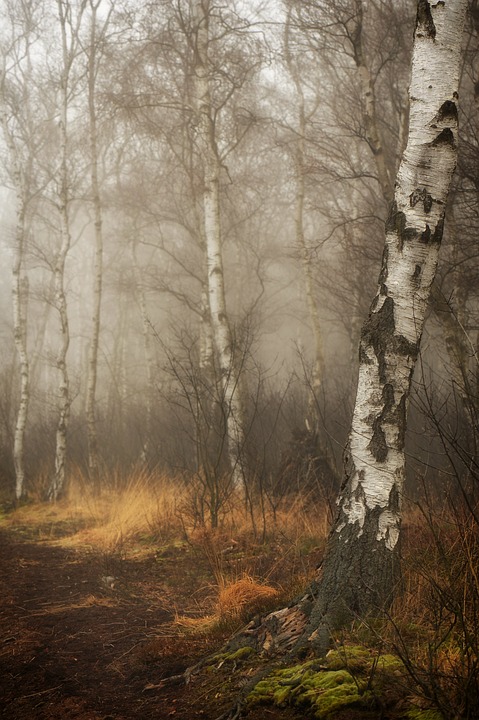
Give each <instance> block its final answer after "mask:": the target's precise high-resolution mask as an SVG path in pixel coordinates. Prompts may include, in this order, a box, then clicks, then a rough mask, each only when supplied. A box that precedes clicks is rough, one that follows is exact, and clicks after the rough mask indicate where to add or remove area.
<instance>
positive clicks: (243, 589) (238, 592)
mask: <svg viewBox="0 0 479 720" xmlns="http://www.w3.org/2000/svg"><path fill="white" fill-rule="evenodd" d="M278 596H279V591H278V590H277V589H276V588H274V587H271V586H270V585H264V584H262V583H260V582H258V581H257V580H255V579H254V578H252V577H250V576H249V575H244V576H243V577H241V578H239V579H238V580H235V581H233V582H230V583H227V584H226V585H224V586H223V587H221V588H220V589H219V593H218V603H217V613H218V616H219V618H220V619H227V620H229V619H243V618H244V617H245V616H246V615H252V614H254V613H258V612H260V611H264V610H265V609H266V608H268V607H270V606H271V605H272V604H273V603H274V602H276V601H277V599H278Z"/></svg>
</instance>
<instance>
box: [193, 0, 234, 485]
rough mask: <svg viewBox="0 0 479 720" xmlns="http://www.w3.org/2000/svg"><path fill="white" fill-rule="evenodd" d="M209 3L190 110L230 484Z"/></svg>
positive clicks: (227, 352)
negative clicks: (199, 166) (195, 132)
mask: <svg viewBox="0 0 479 720" xmlns="http://www.w3.org/2000/svg"><path fill="white" fill-rule="evenodd" d="M210 13H211V3H210V2H209V0H207V1H206V2H204V1H202V0H195V2H194V6H193V18H194V22H195V30H196V36H195V43H196V47H195V55H194V57H195V66H194V87H195V103H196V106H195V110H196V116H197V123H198V146H199V149H200V157H201V159H202V163H203V222H204V236H205V245H206V257H207V285H208V296H209V309H210V315H211V323H212V328H213V337H214V342H215V347H216V353H217V356H218V364H219V371H220V374H221V385H222V388H223V395H224V404H225V408H226V413H227V429H228V450H229V457H230V463H231V468H232V472H233V479H234V482H235V484H237V485H240V484H241V483H242V482H243V478H242V468H241V450H242V447H243V444H244V427H243V422H244V418H243V409H242V405H241V394H240V389H239V383H240V379H239V377H238V374H237V371H236V368H235V357H234V348H233V338H232V334H231V328H230V325H229V320H228V312H227V309H226V293H225V280H224V270H223V251H222V236H221V210H220V175H221V160H220V156H219V152H218V146H217V138H216V132H215V114H216V112H215V108H214V105H213V102H212V98H211V89H210V82H211V64H210V58H209V26H210V19H211V18H210Z"/></svg>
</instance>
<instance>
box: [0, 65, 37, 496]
mask: <svg viewBox="0 0 479 720" xmlns="http://www.w3.org/2000/svg"><path fill="white" fill-rule="evenodd" d="M1 63H2V67H1V74H0V121H1V126H2V130H3V136H4V139H5V142H6V145H7V149H8V155H9V160H10V168H11V175H12V181H13V185H14V188H15V200H16V221H15V249H14V253H15V254H14V259H13V267H12V276H13V283H12V302H13V334H14V340H15V347H16V350H17V355H18V360H19V366H20V402H19V406H18V412H17V419H16V423H15V435H14V442H13V462H14V467H15V497H16V499H17V500H20V498H21V497H22V496H23V495H24V492H25V463H24V446H25V430H26V425H27V418H28V407H29V403H30V367H29V359H28V352H27V302H28V280H27V277H26V274H25V244H26V232H27V230H26V209H27V207H26V206H27V195H28V192H27V187H26V178H25V174H24V172H22V163H21V158H20V156H19V153H18V151H17V147H16V144H15V140H14V138H13V135H12V133H11V131H10V127H9V123H8V109H7V104H6V101H5V81H6V61H5V56H4V55H2V58H1Z"/></svg>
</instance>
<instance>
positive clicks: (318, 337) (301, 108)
mask: <svg viewBox="0 0 479 720" xmlns="http://www.w3.org/2000/svg"><path fill="white" fill-rule="evenodd" d="M290 23H291V8H289V9H288V12H287V16H286V25H285V38H284V48H285V58H286V65H287V67H288V71H289V73H290V75H291V78H292V80H293V82H294V85H295V88H296V97H297V103H298V119H297V122H298V126H297V128H296V133H297V136H296V142H295V153H294V179H295V188H296V193H295V209H294V225H295V235H296V245H297V247H298V249H299V252H300V257H301V264H302V267H303V274H304V283H305V294H306V301H307V306H308V311H309V320H310V325H311V330H312V332H313V338H314V348H315V353H314V364H313V377H312V383H311V397H310V403H309V416H310V420H311V423H312V427H308V430H310V431H312V432H315V431H316V430H317V428H318V424H319V418H318V410H317V402H318V398H319V392H320V389H321V383H322V380H323V370H324V357H323V340H322V332H321V322H320V319H319V308H318V302H317V300H316V294H315V292H314V276H313V268H312V263H311V255H310V252H309V249H308V246H307V244H306V239H305V234H304V200H305V166H304V155H305V137H306V109H305V100H304V93H303V88H302V85H301V78H300V75H299V72H298V70H297V68H296V67H295V64H294V61H293V59H292V57H291V52H290V38H289V34H290ZM308 424H309V423H308Z"/></svg>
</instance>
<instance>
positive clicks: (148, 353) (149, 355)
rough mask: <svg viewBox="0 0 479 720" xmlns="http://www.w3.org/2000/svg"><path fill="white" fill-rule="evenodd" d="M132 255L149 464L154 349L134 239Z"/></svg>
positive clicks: (145, 448)
mask: <svg viewBox="0 0 479 720" xmlns="http://www.w3.org/2000/svg"><path fill="white" fill-rule="evenodd" d="M131 255H132V260H133V271H134V274H135V291H136V296H137V299H138V305H139V307H140V316H141V325H142V331H143V350H144V353H145V362H146V385H147V393H146V400H145V404H146V417H145V439H144V440H143V446H142V450H141V461H142V463H144V464H147V462H148V457H149V455H150V443H151V437H152V426H151V425H152V422H151V420H152V416H153V397H154V388H153V366H154V359H153V349H152V346H151V322H150V317H149V314H148V308H147V305H146V295H145V286H144V283H143V278H142V273H141V270H140V266H139V264H138V258H137V254H136V243H135V240H134V239H133V240H132V246H131Z"/></svg>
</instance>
